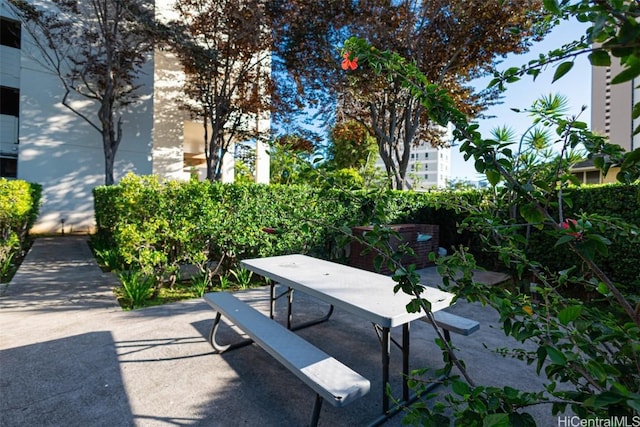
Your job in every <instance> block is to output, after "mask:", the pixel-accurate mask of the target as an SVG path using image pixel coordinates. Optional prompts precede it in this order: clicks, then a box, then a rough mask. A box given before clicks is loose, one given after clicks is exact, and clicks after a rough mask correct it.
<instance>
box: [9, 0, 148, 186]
mask: <svg viewBox="0 0 640 427" xmlns="http://www.w3.org/2000/svg"><path fill="white" fill-rule="evenodd" d="M132 1H133V2H135V4H129V3H128V1H127V0H83V1H80V0H51V1H50V2H48V3H42V4H40V3H39V5H40V6H38V7H36V6H34V5H32V4H31V3H29V2H27V1H25V0H9V2H10V3H11V4H12V5H13V6H14V11H15V13H16V14H17V15H18V16H19V17H20V19H21V20H22V22H23V29H25V30H26V31H27V32H28V33H29V35H30V36H31V37H32V39H33V42H34V44H35V46H36V47H37V50H38V53H39V54H40V55H39V58H37V60H38V61H39V62H40V63H41V64H42V65H43V66H44V67H45V68H46V69H47V70H49V71H51V72H52V73H53V74H55V75H56V76H58V78H59V79H60V82H61V83H62V87H63V89H64V93H63V96H62V105H64V106H65V107H66V108H68V109H69V110H71V111H72V112H73V113H74V114H76V115H77V116H78V117H80V118H81V119H82V120H84V121H86V122H87V123H88V124H89V125H90V126H91V127H93V128H94V129H95V130H96V131H98V132H99V133H100V134H101V136H102V146H103V150H104V166H105V172H104V173H105V184H106V185H111V184H113V183H114V176H113V166H114V162H115V156H116V153H117V151H118V148H119V147H120V143H121V142H122V126H123V109H124V108H125V107H127V106H129V105H131V104H134V103H136V102H137V101H138V100H139V98H140V93H139V92H138V91H137V89H138V88H139V86H138V85H137V84H136V78H137V76H138V74H139V73H140V71H141V68H142V66H143V65H144V63H145V62H146V60H147V58H148V55H149V53H150V52H151V50H152V48H153V42H152V41H151V39H150V38H149V37H148V35H147V33H146V29H145V28H144V27H143V26H142V25H140V24H139V22H140V21H149V20H151V19H152V17H153V5H152V4H148V3H143V2H142V1H138V0H132ZM130 5H133V6H135V8H136V11H137V16H136V15H134V14H132V13H130V10H129V6H130ZM147 6H148V7H147ZM141 14H143V15H141ZM78 99H83V100H89V101H90V103H91V104H92V106H93V108H94V112H95V115H94V114H92V113H90V112H89V110H88V109H87V108H82V109H79V108H76V106H74V101H75V100H78ZM75 105H77V104H75Z"/></svg>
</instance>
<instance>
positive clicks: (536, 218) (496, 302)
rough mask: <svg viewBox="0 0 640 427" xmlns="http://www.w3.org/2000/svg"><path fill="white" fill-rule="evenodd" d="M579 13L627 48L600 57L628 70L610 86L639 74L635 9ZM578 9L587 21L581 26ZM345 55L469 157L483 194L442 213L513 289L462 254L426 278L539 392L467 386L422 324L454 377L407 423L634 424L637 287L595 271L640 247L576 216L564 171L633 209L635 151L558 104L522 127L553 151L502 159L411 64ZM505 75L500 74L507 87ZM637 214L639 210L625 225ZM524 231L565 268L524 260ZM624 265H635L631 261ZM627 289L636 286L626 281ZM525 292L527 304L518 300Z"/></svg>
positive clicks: (357, 51)
mask: <svg viewBox="0 0 640 427" xmlns="http://www.w3.org/2000/svg"><path fill="white" fill-rule="evenodd" d="M578 3H579V6H578V9H579V10H580V12H579V13H580V14H581V15H580V16H581V17H582V18H583V19H585V20H590V21H592V22H595V26H594V28H591V29H590V30H591V32H592V34H591V35H594V34H598V37H602V38H599V39H598V40H599V41H602V40H606V39H607V38H608V37H611V39H612V40H615V41H616V42H618V41H621V42H623V43H627V44H629V46H628V48H627V49H622V48H620V46H617V47H616V46H614V48H613V50H612V51H613V54H614V56H623V61H622V62H623V64H626V65H625V66H626V67H628V68H627V69H626V70H624V71H623V72H622V73H621V75H624V76H626V77H628V76H631V77H634V76H638V75H640V67H637V66H636V65H637V64H638V63H640V62H638V58H639V56H638V54H637V50H638V47H637V46H636V45H634V44H633V43H631V42H630V40H634V41H635V40H637V37H634V38H633V39H629V38H625V36H624V35H625V34H626V35H628V34H636V33H640V25H639V24H638V21H637V19H636V18H637V17H638V13H640V6H638V5H637V2H630V1H624V2H617V3H615V4H613V3H611V4H610V3H607V5H606V6H607V7H610V8H612V9H615V10H617V11H618V12H619V13H618V14H615V15H613V16H612V15H607V8H606V7H603V5H602V3H601V2H593V3H594V4H592V3H591V2H588V1H582V2H578ZM545 5H546V6H547V7H552V8H554V9H557V10H558V11H560V10H566V11H567V13H572V12H571V11H572V10H573V11H575V9H572V6H568V2H562V5H559V3H558V2H553V1H552V2H545ZM587 10H588V11H590V12H591V13H590V14H586V12H585V11H587ZM627 17H628V18H629V19H626V18H627ZM616 25H620V27H619V28H616ZM603 29H606V30H603ZM618 30H619V31H620V32H619V33H618ZM601 49H604V50H606V52H605V53H606V54H607V58H608V57H609V56H608V52H609V51H608V50H609V49H611V46H608V45H604V46H603V47H600V46H598V47H596V53H598V52H600V51H601ZM344 51H346V52H349V55H350V56H351V57H357V58H358V59H359V66H369V67H371V69H372V70H373V71H375V72H378V73H382V74H385V75H387V76H388V77H389V78H393V79H397V80H398V81H399V83H400V84H402V85H403V86H404V87H405V88H406V90H407V91H408V92H409V93H410V94H411V95H412V96H413V97H414V98H415V99H416V100H417V101H418V102H420V103H421V104H422V105H423V107H424V108H425V109H427V111H428V112H429V115H430V117H431V118H432V120H433V121H434V122H435V123H438V124H440V125H446V124H447V122H452V123H453V125H454V126H455V129H454V132H453V133H454V136H455V138H456V139H457V140H459V141H461V142H462V143H461V146H460V147H461V148H460V149H461V151H462V152H463V153H464V154H465V158H466V159H473V161H474V163H475V167H476V170H477V171H478V172H479V173H483V174H485V176H486V177H487V179H488V181H489V182H490V183H491V185H492V191H491V192H489V193H487V197H486V198H485V199H484V200H483V202H482V203H480V204H464V203H459V202H453V203H450V204H445V206H449V207H450V208H452V209H456V210H457V211H459V212H463V213H464V214H465V215H466V218H465V221H464V223H463V224H461V226H462V227H464V228H467V229H469V230H472V231H473V232H475V233H476V234H477V235H478V236H481V237H482V238H483V241H482V243H483V246H484V247H485V248H486V249H488V250H491V251H493V252H495V253H496V254H497V256H498V257H499V259H500V261H501V262H502V263H504V265H505V266H506V267H507V268H508V269H510V270H511V271H513V272H514V273H515V274H514V277H515V280H516V281H521V283H520V282H518V284H521V285H522V286H516V287H515V288H509V289H505V288H502V287H498V286H490V287H489V286H486V285H484V284H481V283H476V282H474V281H473V280H472V271H473V270H474V269H475V268H477V264H476V260H475V258H474V257H473V256H472V255H471V254H470V253H469V252H468V251H467V249H466V248H464V247H459V248H456V252H455V253H454V254H453V255H452V256H449V257H445V258H443V259H441V260H439V261H438V271H439V273H440V274H441V275H442V276H443V277H444V285H445V287H446V289H448V290H450V291H452V292H454V293H455V294H456V298H465V299H467V300H469V301H472V302H481V303H482V304H486V305H488V306H490V307H492V308H494V309H495V310H496V312H497V313H498V314H499V316H500V323H501V326H502V330H503V331H504V333H505V335H507V336H511V337H513V338H515V339H516V340H517V341H518V342H520V343H522V344H523V345H522V346H521V347H516V348H511V349H507V348H504V349H498V352H500V353H502V354H504V355H509V356H512V357H514V358H516V359H520V360H522V361H523V362H525V363H526V364H528V365H533V367H534V368H533V369H535V370H536V372H537V373H538V374H542V373H544V375H545V376H546V378H547V380H548V383H547V385H546V387H545V388H544V390H539V391H534V392H531V391H526V392H525V391H522V390H518V389H516V388H510V387H502V388H501V387H486V386H483V385H481V384H476V383H475V381H474V380H473V378H472V377H471V376H470V375H469V372H468V371H467V370H466V368H465V364H464V362H463V361H461V360H459V359H458V358H457V352H456V351H455V350H454V349H452V348H451V347H450V345H449V344H448V343H447V342H446V340H443V339H442V333H441V331H439V330H438V328H437V326H434V328H435V329H436V331H437V332H438V335H439V339H437V340H436V343H437V344H438V345H439V346H440V347H441V349H442V351H443V356H444V359H445V361H446V362H447V366H446V368H445V371H450V370H452V369H453V368H454V367H455V368H456V369H457V373H459V375H453V376H451V377H450V379H449V380H448V381H447V383H449V384H451V390H452V393H451V394H448V395H447V396H446V397H445V398H444V399H443V400H441V401H439V402H438V403H435V404H431V403H432V402H429V399H432V398H434V397H435V396H436V393H430V394H426V395H423V401H422V402H421V403H420V404H418V405H417V406H414V407H412V408H410V409H409V412H410V414H409V416H408V417H407V418H406V421H407V422H410V423H413V424H416V425H447V424H450V423H451V422H453V423H454V424H455V425H460V426H480V425H482V426H511V425H524V426H531V425H535V420H534V419H533V417H532V416H531V415H530V414H528V413H527V410H528V408H529V407H531V406H534V405H541V404H546V405H548V406H549V410H550V412H551V413H553V414H558V413H562V412H564V411H565V410H567V409H569V408H570V409H571V411H573V413H575V414H576V415H577V416H578V417H580V418H582V419H586V418H591V419H600V420H611V417H612V416H616V417H618V419H621V418H622V417H627V418H626V419H627V420H632V419H636V418H637V417H638V416H639V415H640V364H639V363H638V361H639V356H638V355H639V354H640V345H639V343H640V292H639V291H638V287H637V277H638V276H637V275H635V276H634V275H630V276H627V275H625V274H617V275H616V272H615V271H609V272H607V271H605V269H604V266H605V265H606V263H607V262H610V261H611V260H610V259H608V257H609V255H610V252H611V250H612V248H613V247H615V246H621V247H626V248H637V247H638V246H637V245H638V244H639V243H640V227H639V226H638V224H637V223H634V222H633V220H632V219H630V218H628V217H627V218H623V217H620V216H618V215H616V214H613V215H612V214H611V212H609V211H605V212H604V213H602V214H601V213H594V212H593V210H592V209H589V208H587V209H589V210H587V209H585V210H580V209H579V207H578V206H577V205H575V204H574V194H575V193H577V192H576V191H574V187H573V185H574V184H575V177H574V176H573V175H572V173H571V168H572V166H573V165H575V163H576V162H577V160H578V159H579V156H578V155H576V150H581V149H582V150H584V153H585V155H586V156H588V157H589V158H592V159H593V160H594V163H595V164H596V165H597V166H598V167H600V168H602V169H603V170H604V171H612V170H613V169H611V168H612V167H613V166H618V167H619V168H620V170H619V172H618V174H617V176H618V179H619V180H621V181H622V182H626V183H630V184H631V183H632V184H631V186H630V187H628V188H626V189H623V190H622V191H630V192H631V194H634V196H633V197H634V198H635V200H637V194H638V186H640V184H638V180H639V179H640V167H639V166H640V150H635V151H632V152H629V153H622V152H621V151H620V148H619V147H617V146H614V145H612V144H609V143H608V142H607V141H605V140H604V138H603V137H602V136H600V135H597V134H594V133H592V132H590V131H589V130H588V126H587V125H586V124H585V123H583V122H581V121H580V120H579V118H578V117H567V116H565V115H563V114H561V112H560V111H558V108H557V106H558V105H559V103H558V102H557V100H556V99H553V98H548V99H546V100H544V99H542V100H541V101H540V103H539V104H538V105H535V104H534V105H533V106H532V108H531V110H530V111H529V112H530V113H532V114H533V117H534V119H533V120H534V124H540V125H541V126H543V127H545V128H548V129H549V130H550V131H551V132H549V133H548V135H554V137H553V138H554V139H553V140H550V141H546V142H545V143H544V144H543V146H540V145H539V144H538V142H539V141H524V144H523V145H522V146H521V148H523V149H522V150H521V149H519V150H518V151H514V150H513V148H512V147H513V144H512V142H511V141H508V140H506V139H505V138H504V137H503V136H504V135H503V136H501V135H500V133H498V134H494V135H493V136H492V137H490V138H483V137H482V135H481V134H480V133H479V132H478V126H477V125H475V124H469V123H468V122H467V120H466V117H465V116H464V115H463V114H462V113H461V112H460V111H459V110H457V109H456V107H455V104H454V102H453V100H452V99H451V98H450V97H449V95H448V94H447V93H446V91H443V90H441V89H440V88H439V87H438V86H437V85H434V84H431V83H430V82H429V81H428V80H427V79H426V78H425V76H424V74H422V73H421V72H420V70H419V69H417V68H416V66H415V64H414V63H412V62H411V61H409V60H406V59H405V58H402V57H400V56H399V55H397V54H396V53H394V52H389V51H380V50H378V49H376V48H375V47H372V46H371V45H370V44H369V43H368V42H367V41H365V40H362V39H358V38H351V39H349V40H347V41H346V42H345V46H344ZM594 56H601V55H594ZM629 58H631V59H629ZM566 69H567V67H566V66H564V67H561V68H559V72H557V73H556V78H559V77H561V75H562V74H564V73H565V72H566V71H565V70H566ZM516 72H517V70H516ZM516 72H514V73H512V74H513V75H514V76H515V73H516ZM619 76H620V75H619ZM618 78H619V77H618ZM507 80H508V79H507ZM634 114H635V112H634ZM530 142H531V143H530ZM549 143H554V144H556V145H558V146H559V150H558V151H554V152H543V150H544V149H546V148H547V147H548V146H549V145H548V144H549ZM634 182H635V183H634ZM587 191H588V190H587ZM593 202H594V203H598V202H599V200H593ZM633 205H634V204H633V203H632V206H633ZM636 206H637V204H636ZM591 207H593V205H591ZM632 210H634V209H633V208H632ZM635 212H637V208H636V209H635V210H634V214H633V215H632V216H634V217H635V215H636V213H635ZM532 231H536V232H539V233H544V236H545V237H544V240H545V241H546V242H548V241H549V240H550V241H551V242H552V243H551V245H546V246H543V247H544V248H546V249H549V248H556V249H558V250H560V251H562V252H561V253H562V254H565V255H566V256H567V257H573V259H575V260H576V262H572V265H570V266H568V267H567V268H563V269H558V267H557V264H551V263H550V264H547V263H545V262H541V261H540V260H539V259H538V256H539V255H540V253H539V251H537V252H538V253H536V251H535V250H533V251H532V250H531V241H532V240H531V236H532V235H533V233H532ZM386 257H387V259H391V261H390V262H393V263H394V265H395V267H396V274H395V275H394V279H395V280H396V281H397V282H398V285H397V286H396V291H400V290H402V291H403V292H406V293H408V294H411V295H413V296H415V299H414V301H413V303H412V304H410V306H409V308H408V309H409V310H410V311H417V310H423V311H424V312H425V313H426V315H427V316H431V315H432V313H431V308H430V304H429V302H428V301H426V300H424V299H422V298H421V296H420V295H421V291H422V285H420V284H419V277H418V275H417V274H415V271H414V270H413V269H412V268H411V266H409V267H406V266H403V265H401V264H399V263H397V262H394V254H387V255H386ZM623 257H624V255H623ZM628 257H629V254H627V256H626V258H628ZM630 257H631V258H633V257H635V258H636V260H637V252H634V253H633V255H631V256H630ZM636 271H637V270H636ZM610 273H611V274H610ZM627 279H631V280H632V281H635V282H634V283H629V282H626V280H627ZM531 286H533V291H534V293H533V294H530V293H529V290H530V289H531ZM576 290H577V291H578V292H575V291H576ZM421 372H424V371H421ZM421 372H416V374H420V373H421ZM423 380H424V381H423ZM425 381H426V382H425ZM428 382H430V379H429V376H427V377H426V378H424V379H422V378H419V379H415V380H414V382H413V385H414V387H415V388H416V389H417V390H418V391H421V390H424V388H423V386H424V385H425V384H427V383H428Z"/></svg>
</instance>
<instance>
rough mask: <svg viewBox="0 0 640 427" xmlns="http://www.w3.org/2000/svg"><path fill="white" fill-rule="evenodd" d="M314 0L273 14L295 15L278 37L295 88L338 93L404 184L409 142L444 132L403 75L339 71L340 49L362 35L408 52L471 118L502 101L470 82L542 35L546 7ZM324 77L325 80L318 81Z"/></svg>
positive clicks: (527, 1)
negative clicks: (404, 83)
mask: <svg viewBox="0 0 640 427" xmlns="http://www.w3.org/2000/svg"><path fill="white" fill-rule="evenodd" d="M309 3H310V2H305V1H303V0H299V1H295V0H293V1H288V2H284V4H283V3H278V7H279V9H278V13H276V14H275V15H276V17H278V16H281V17H283V18H282V19H283V20H284V19H286V20H287V21H288V22H287V23H286V24H283V28H284V30H285V31H283V32H282V33H281V34H279V35H278V39H277V43H276V46H277V47H278V48H279V49H280V50H281V56H282V58H283V61H284V64H286V66H287V67H286V68H287V70H288V72H289V73H290V74H291V75H292V76H293V81H295V82H299V84H298V89H299V91H300V92H298V93H302V92H301V91H302V90H307V92H306V93H305V95H308V94H310V95H311V96H314V95H318V94H320V95H319V96H323V95H326V94H327V93H329V94H330V96H332V97H333V100H334V102H333V103H329V102H327V100H324V101H322V102H320V103H319V105H325V106H327V105H332V106H335V105H336V102H335V100H336V99H339V102H338V104H339V107H340V109H341V110H342V112H343V113H345V114H346V115H347V116H349V117H351V118H354V119H356V120H358V121H359V122H361V123H362V124H364V125H365V126H366V127H367V129H368V130H369V131H370V132H371V133H372V134H373V135H375V137H376V140H377V143H378V150H379V154H380V156H381V158H382V160H383V161H384V163H385V167H386V169H387V173H388V174H389V176H391V177H392V178H393V181H392V183H393V187H394V188H398V189H404V188H407V186H408V181H407V166H408V162H409V150H410V148H411V146H412V145H414V144H416V143H418V142H430V143H431V144H433V145H440V144H442V143H443V142H442V140H441V138H440V137H439V136H440V134H441V129H439V128H437V127H435V126H433V125H432V123H431V120H430V119H429V115H428V113H427V111H426V110H425V109H424V107H423V106H422V105H420V104H419V103H417V102H416V101H415V99H414V98H413V97H412V96H411V95H410V94H409V93H408V91H407V90H406V88H404V87H402V85H401V84H400V83H399V81H398V80H397V79H385V78H381V77H379V76H377V75H376V74H375V73H373V72H371V71H370V70H366V69H361V68H357V69H356V70H354V71H351V70H349V71H347V72H346V73H345V72H344V71H342V70H341V69H340V63H339V61H338V60H337V58H338V55H337V52H336V46H339V45H340V41H341V40H344V39H345V38H346V36H349V35H356V36H359V37H362V38H364V39H366V40H369V41H370V42H371V43H372V44H374V45H375V46H376V47H378V48H380V49H382V50H387V49H388V50H392V51H394V52H398V53H400V54H401V55H403V56H405V57H408V58H411V59H412V60H413V61H415V63H416V65H417V66H418V67H419V68H420V69H421V70H423V71H424V73H425V75H426V77H427V78H428V79H429V80H430V81H431V82H433V83H435V84H438V85H440V86H442V87H444V88H446V89H447V90H448V91H449V92H450V93H451V94H452V96H453V97H454V99H455V100H456V102H457V105H458V108H460V109H461V110H462V111H464V112H465V113H466V114H468V115H469V116H470V117H474V116H477V115H479V114H481V112H482V110H483V109H484V108H486V106H487V105H489V104H490V103H491V102H494V101H495V100H496V99H497V92H496V91H494V90H489V91H480V92H478V91H475V90H474V89H473V88H471V87H470V86H469V81H470V80H472V79H473V78H476V77H479V76H481V75H483V74H485V73H489V72H491V71H493V67H494V66H495V63H496V61H497V60H498V59H499V58H500V57H502V56H504V55H506V54H507V53H511V52H516V53H521V52H524V51H526V50H527V48H528V47H529V44H530V41H531V39H532V38H534V37H537V36H538V34H539V33H538V32H536V31H533V29H534V27H535V23H536V18H537V14H538V13H540V11H541V7H542V2H541V1H539V0H510V1H509V0H505V1H493V2H492V1H490V2H485V1H480V0H473V1H461V0H454V1H451V0H435V1H417V0H405V1H388V0H386V1H385V0H368V1H360V2H333V1H330V0H326V1H319V2H313V4H309ZM300 17H304V19H301V18H300ZM276 27H277V28H280V26H279V25H276ZM542 32H543V31H541V32H540V33H542ZM350 59H353V58H350ZM299 64H304V66H300V65H299ZM340 74H342V75H343V77H342V78H341V76H340ZM345 74H348V75H349V78H346V79H345V78H344V75H345ZM319 75H322V76H323V79H322V81H323V83H324V85H323V86H322V87H320V86H317V85H316V84H317V83H318V82H317V80H319V79H318V76H319ZM327 88H330V89H331V90H330V91H326V89H327ZM314 89H316V90H314ZM323 91H324V92H323ZM337 94H341V96H340V97H339V98H338V95H337Z"/></svg>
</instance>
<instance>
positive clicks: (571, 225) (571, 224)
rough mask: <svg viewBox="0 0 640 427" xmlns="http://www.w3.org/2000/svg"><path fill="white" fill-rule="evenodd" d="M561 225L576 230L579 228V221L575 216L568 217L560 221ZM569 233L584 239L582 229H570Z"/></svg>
mask: <svg viewBox="0 0 640 427" xmlns="http://www.w3.org/2000/svg"><path fill="white" fill-rule="evenodd" d="M560 226H561V227H562V229H563V230H569V229H571V230H576V229H577V228H578V221H576V220H575V219H573V218H567V219H566V220H565V221H563V222H562V223H560ZM567 234H568V235H569V236H573V237H575V238H576V239H577V240H582V231H568V232H567Z"/></svg>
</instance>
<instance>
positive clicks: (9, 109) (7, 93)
mask: <svg viewBox="0 0 640 427" xmlns="http://www.w3.org/2000/svg"><path fill="white" fill-rule="evenodd" d="M0 114H5V115H7V116H15V117H18V116H19V115H20V90H19V89H16V88H14V87H6V86H0Z"/></svg>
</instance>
